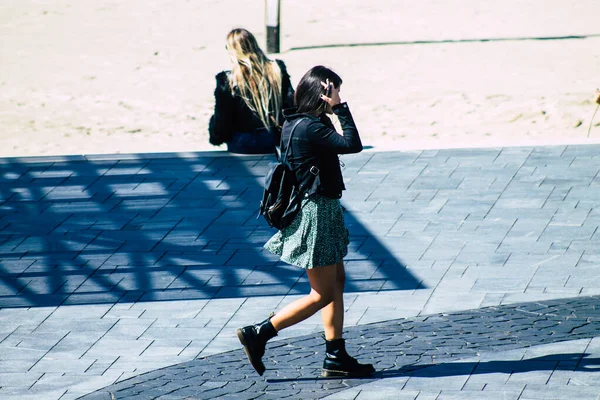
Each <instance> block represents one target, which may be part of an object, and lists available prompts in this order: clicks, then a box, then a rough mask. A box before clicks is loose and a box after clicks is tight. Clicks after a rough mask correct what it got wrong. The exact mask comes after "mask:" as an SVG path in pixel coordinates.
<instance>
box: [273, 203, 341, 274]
mask: <svg viewBox="0 0 600 400" xmlns="http://www.w3.org/2000/svg"><path fill="white" fill-rule="evenodd" d="M348 236H349V235H348V229H346V225H345V224H344V216H343V214H342V205H341V204H340V201H339V200H334V199H329V198H327V197H323V196H319V195H313V196H311V197H309V198H308V199H305V200H303V201H302V210H301V211H300V212H299V213H298V215H297V216H296V218H294V221H292V223H291V225H290V226H288V227H287V228H284V229H282V230H281V231H279V232H277V233H276V234H275V235H274V236H273V237H272V238H271V239H269V241H268V242H267V243H266V244H265V246H264V247H265V249H267V250H269V251H270V252H271V253H273V254H276V255H278V256H280V257H281V260H282V261H285V262H286V263H288V264H292V265H296V266H298V267H301V268H305V269H311V268H315V267H324V266H327V265H332V264H336V263H337V262H339V261H342V259H343V258H344V257H345V256H346V254H348V243H349V238H348Z"/></svg>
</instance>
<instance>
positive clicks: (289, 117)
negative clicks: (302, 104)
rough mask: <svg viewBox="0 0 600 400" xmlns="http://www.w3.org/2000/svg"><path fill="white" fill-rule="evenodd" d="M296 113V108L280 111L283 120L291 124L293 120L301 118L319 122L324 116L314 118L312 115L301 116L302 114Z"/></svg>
mask: <svg viewBox="0 0 600 400" xmlns="http://www.w3.org/2000/svg"><path fill="white" fill-rule="evenodd" d="M297 111H298V109H297V108H296V107H293V108H286V109H284V110H283V111H282V114H283V118H284V119H285V120H286V121H289V122H291V121H294V120H296V119H298V118H303V117H304V118H310V119H312V120H314V121H320V120H322V118H323V117H324V115H322V116H318V117H316V116H314V115H312V114H303V113H298V112H297Z"/></svg>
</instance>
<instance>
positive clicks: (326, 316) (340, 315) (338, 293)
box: [321, 261, 346, 340]
mask: <svg viewBox="0 0 600 400" xmlns="http://www.w3.org/2000/svg"><path fill="white" fill-rule="evenodd" d="M335 266H336V276H335V292H334V295H333V300H332V301H331V303H329V304H327V305H326V306H325V307H323V309H322V310H321V317H322V318H323V328H324V330H325V339H326V340H334V339H340V338H341V337H342V331H343V330H344V285H345V283H346V271H345V270H344V262H343V261H340V262H339V263H337V264H335Z"/></svg>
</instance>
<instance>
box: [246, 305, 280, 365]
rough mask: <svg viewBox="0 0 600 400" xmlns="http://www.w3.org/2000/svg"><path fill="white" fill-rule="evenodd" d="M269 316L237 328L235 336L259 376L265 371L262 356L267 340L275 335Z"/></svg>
mask: <svg viewBox="0 0 600 400" xmlns="http://www.w3.org/2000/svg"><path fill="white" fill-rule="evenodd" d="M271 317H272V315H271V316H269V318H267V319H266V320H264V321H263V322H261V323H259V324H256V325H248V326H245V327H243V328H239V329H238V330H237V337H238V339H239V340H240V343H241V344H242V346H244V352H245V353H246V356H248V360H249V361H250V364H252V367H253V368H254V369H255V370H256V372H258V374H259V375H260V376H262V374H264V373H265V369H266V368H265V365H264V364H263V362H262V357H263V355H264V354H265V346H266V345H267V341H268V340H269V339H271V338H273V337H275V336H277V331H276V330H275V328H274V327H273V325H272V324H271Z"/></svg>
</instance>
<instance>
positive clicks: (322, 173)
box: [237, 66, 375, 377]
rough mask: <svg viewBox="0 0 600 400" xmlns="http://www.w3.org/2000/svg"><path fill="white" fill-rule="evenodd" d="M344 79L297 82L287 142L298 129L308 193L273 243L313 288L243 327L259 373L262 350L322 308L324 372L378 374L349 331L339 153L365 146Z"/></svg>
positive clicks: (294, 145) (297, 148)
mask: <svg viewBox="0 0 600 400" xmlns="http://www.w3.org/2000/svg"><path fill="white" fill-rule="evenodd" d="M341 84H342V79H341V78H340V77H339V76H338V75H337V74H336V73H335V72H333V71H331V70H330V69H328V68H325V67H323V66H316V67H314V68H312V69H311V70H309V71H308V72H307V73H306V74H305V75H304V77H303V78H302V80H301V81H300V83H299V84H298V86H297V88H296V95H295V103H296V106H297V109H296V110H295V112H294V113H292V114H291V115H286V121H285V123H284V125H283V132H282V136H283V138H282V143H283V144H285V143H287V141H288V139H289V137H290V135H292V134H293V136H292V140H291V144H290V149H289V151H288V153H287V158H288V160H289V163H290V165H291V166H292V168H293V170H294V172H295V174H296V178H297V180H298V182H299V183H300V187H301V190H303V191H304V192H305V194H304V199H303V201H302V209H301V211H300V213H299V214H298V215H297V216H296V217H295V218H294V220H293V222H292V223H291V225H290V226H288V227H287V228H284V229H283V230H281V231H279V232H278V233H277V234H275V236H273V237H272V238H271V239H270V240H269V241H268V242H267V243H266V244H265V248H266V249H268V250H269V251H271V252H272V253H274V254H277V255H279V256H280V257H281V260H283V261H285V262H287V263H289V264H292V265H296V266H298V267H300V268H304V269H306V274H307V276H308V280H309V282H310V287H311V291H310V293H309V294H308V295H307V296H305V297H303V298H300V299H298V300H296V301H294V302H292V303H290V304H289V305H287V306H286V307H284V308H283V309H282V310H281V311H279V312H278V313H276V314H274V315H273V316H271V317H269V318H267V319H266V320H265V321H263V322H260V323H258V324H256V325H250V326H245V327H243V328H240V329H238V330H237V335H238V338H239V339H240V342H241V343H242V345H243V346H244V350H245V352H246V354H247V356H248V359H249V360H250V363H251V364H252V366H253V367H254V369H255V370H256V372H258V373H259V375H262V374H263V373H264V371H265V366H264V364H263V362H262V356H263V355H264V352H265V345H266V343H267V341H268V340H269V339H271V338H272V337H274V336H277V332H279V331H280V330H282V329H285V328H287V327H289V326H292V325H294V324H297V323H298V322H300V321H303V320H305V319H306V318H308V317H310V316H312V315H313V314H315V313H316V312H317V311H319V310H321V315H322V319H323V326H324V330H325V360H324V361H323V371H322V375H323V376H326V377H330V376H351V377H361V376H367V375H370V374H372V373H373V372H375V370H374V368H373V366H372V365H371V364H361V363H359V362H358V361H357V360H356V359H354V358H352V357H351V356H349V355H348V353H347V352H346V349H345V342H344V339H343V337H342V331H343V326H344V297H343V294H344V282H345V272H344V262H343V258H344V256H346V254H347V253H348V243H349V240H348V230H347V229H346V226H345V225H344V218H343V215H342V207H341V205H340V201H339V199H340V198H341V197H342V190H344V189H345V187H344V181H343V179H342V171H341V168H340V160H339V157H338V154H349V153H359V152H360V151H362V148H363V147H362V143H361V140H360V137H359V135H358V130H357V129H356V125H355V124H354V120H353V119H352V115H351V114H350V110H349V109H348V105H347V104H346V103H342V102H341V100H340V96H339V91H340V85H341ZM331 113H335V114H336V115H337V116H338V118H339V120H340V123H341V126H342V130H343V136H342V135H340V134H339V133H338V132H336V130H335V128H334V126H333V124H332V123H331V121H330V119H329V118H328V117H327V115H326V114H331ZM285 150H286V149H282V152H284V151H285Z"/></svg>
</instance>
